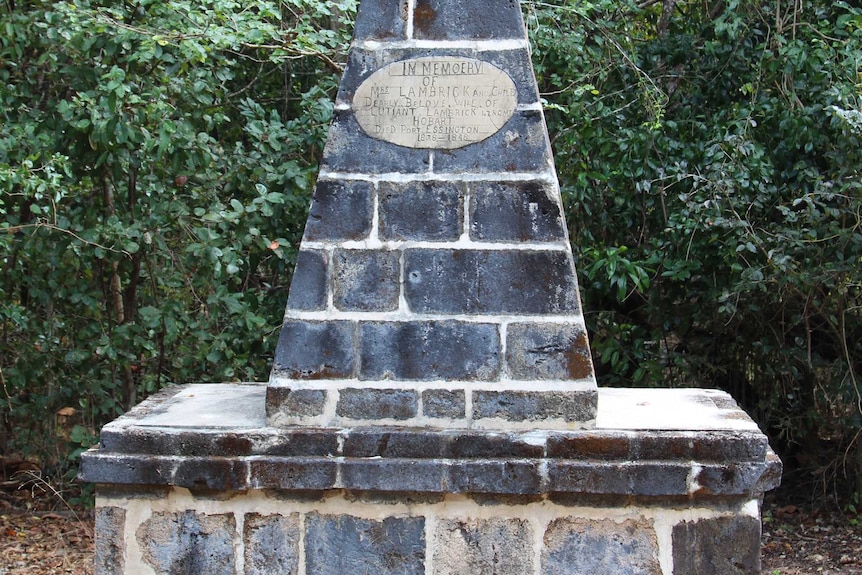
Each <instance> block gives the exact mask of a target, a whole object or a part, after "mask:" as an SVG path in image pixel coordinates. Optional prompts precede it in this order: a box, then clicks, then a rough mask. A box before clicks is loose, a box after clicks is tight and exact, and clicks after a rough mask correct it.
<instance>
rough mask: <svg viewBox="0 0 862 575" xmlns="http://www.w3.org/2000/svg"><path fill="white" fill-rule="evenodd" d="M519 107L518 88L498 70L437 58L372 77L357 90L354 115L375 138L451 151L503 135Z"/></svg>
mask: <svg viewBox="0 0 862 575" xmlns="http://www.w3.org/2000/svg"><path fill="white" fill-rule="evenodd" d="M517 102H518V96H517V90H516V88H515V84H514V82H513V81H512V79H511V78H510V77H509V76H508V75H507V74H506V73H505V72H504V71H502V70H500V69H499V68H497V67H496V66H494V65H492V64H489V63H488V62H483V61H481V60H475V59H472V58H462V57H455V56H433V57H426V58H413V59H410V60H402V61H400V62H394V63H392V64H389V65H388V66H385V67H383V68H381V69H380V70H378V71H377V72H375V73H374V74H372V75H371V76H370V77H369V78H368V79H366V80H365V81H364V82H363V83H362V84H361V85H360V86H359V88H357V90H356V94H355V95H354V97H353V111H354V113H355V114H356V120H357V121H358V122H359V125H360V126H361V127H362V129H363V131H365V133H366V134H368V135H369V136H371V137H373V138H377V139H380V140H384V141H386V142H391V143H393V144H397V145H399V146H406V147H408V148H438V149H446V150H450V149H453V148H461V147H463V146H466V145H468V144H473V143H475V142H481V141H482V140H484V139H485V138H488V137H490V136H492V135H493V134H495V133H497V132H498V131H499V130H500V128H502V127H503V125H504V124H505V123H506V122H507V121H508V120H509V118H511V117H512V114H513V113H514V112H515V106H516V105H517Z"/></svg>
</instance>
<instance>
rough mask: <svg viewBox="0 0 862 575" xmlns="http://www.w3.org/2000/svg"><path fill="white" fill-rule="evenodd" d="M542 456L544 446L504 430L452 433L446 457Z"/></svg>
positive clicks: (519, 457)
mask: <svg viewBox="0 0 862 575" xmlns="http://www.w3.org/2000/svg"><path fill="white" fill-rule="evenodd" d="M543 456H544V448H543V446H542V445H541V444H537V443H536V442H535V441H532V440H531V439H528V438H526V437H522V436H520V435H517V434H509V433H505V432H497V433H493V432H481V431H479V432H475V431H474V432H462V433H452V434H451V441H450V442H449V443H448V445H447V449H446V457H452V458H454V459H464V458H480V459H486V458H500V459H506V458H511V459H528V458H541V457H543Z"/></svg>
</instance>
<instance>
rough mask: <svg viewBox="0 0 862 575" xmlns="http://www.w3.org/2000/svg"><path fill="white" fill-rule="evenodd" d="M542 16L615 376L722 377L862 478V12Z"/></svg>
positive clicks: (601, 347) (780, 431) (576, 223)
mask: <svg viewBox="0 0 862 575" xmlns="http://www.w3.org/2000/svg"><path fill="white" fill-rule="evenodd" d="M776 11H777V12H776ZM529 21H530V22H531V23H532V28H533V30H532V36H533V38H534V41H535V42H536V43H537V44H538V47H537V48H536V53H537V54H538V55H539V57H538V61H537V69H538V71H539V80H540V88H541V90H542V91H543V92H544V93H545V94H547V96H546V97H547V98H548V99H549V100H553V105H552V106H551V107H552V110H550V111H549V114H548V118H549V124H550V126H551V132H552V133H553V134H555V141H554V145H555V148H556V158H557V166H558V169H559V172H560V178H561V181H562V185H563V187H564V196H565V199H567V200H568V202H567V203H568V206H569V210H568V223H569V225H570V226H571V228H572V230H571V237H572V241H573V244H574V248H575V251H576V254H577V257H578V259H579V262H578V263H579V273H580V274H581V281H582V284H583V290H584V294H585V305H584V308H585V310H586V312H587V322H588V327H589V331H590V332H591V334H592V345H593V350H594V354H595V356H596V359H597V362H598V369H599V370H600V377H601V381H602V382H604V383H609V384H614V385H633V384H639V385H640V384H645V385H653V386H668V385H670V386H689V385H697V386H715V387H720V388H723V389H725V390H727V391H729V392H731V393H732V394H733V395H734V397H736V398H737V399H738V400H739V401H741V402H742V404H743V405H744V407H746V408H747V409H748V410H749V411H750V412H752V413H753V414H754V415H755V417H756V418H757V419H758V421H759V422H760V423H761V425H762V426H763V427H764V428H765V429H766V430H767V431H768V432H769V434H770V435H771V436H772V439H773V441H774V442H775V443H776V444H777V445H779V446H780V447H781V448H782V451H783V453H784V454H785V455H786V456H787V457H786V458H785V459H786V463H787V464H788V465H789V466H790V467H793V465H794V463H800V464H802V465H804V466H807V467H808V468H809V470H810V469H813V470H815V472H817V473H819V474H820V479H821V480H822V484H824V485H825V484H826V483H830V484H831V481H832V479H835V478H836V477H837V478H839V479H849V478H851V477H852V473H853V472H854V463H853V461H851V460H845V459H844V455H845V451H846V450H848V448H851V447H853V445H851V444H853V442H855V449H856V452H857V453H858V454H859V461H858V467H857V468H856V469H855V472H856V473H858V472H859V470H860V469H862V448H860V446H859V443H860V442H862V438H860V430H862V407H860V393H862V387H860V385H862V380H860V368H862V321H860V320H862V274H860V269H862V227H860V221H862V220H860V214H862V178H860V177H862V173H860V172H862V155H860V153H862V152H860V151H862V146H860V143H861V142H860V138H862V130H860V127H862V124H860V119H862V111H860V109H862V73H860V70H862V57H860V54H862V10H860V9H859V8H858V7H854V6H851V5H849V4H847V3H844V2H831V1H830V2H825V1H824V2H819V1H818V2H814V3H806V4H805V6H804V8H803V7H802V5H798V4H790V5H786V6H785V5H783V4H781V3H769V4H767V3H763V2H756V1H745V0H730V1H727V2H716V3H715V4H710V3H703V2H692V1H685V0H678V1H670V2H668V1H665V2H662V3H658V2H645V3H641V4H640V6H638V5H637V4H636V3H634V2H618V1H616V0H615V1H613V2H610V1H604V0H600V1H598V2H592V3H578V4H576V5H573V4H571V3H568V2H559V3H550V4H549V3H534V4H533V10H532V11H531V13H530V18H529ZM851 452H852V450H851ZM845 470H846V471H847V472H848V474H847V475H843V476H842V475H841V474H842V473H843V472H844V471H845ZM839 472H841V473H839ZM859 488H860V489H862V485H860V486H859Z"/></svg>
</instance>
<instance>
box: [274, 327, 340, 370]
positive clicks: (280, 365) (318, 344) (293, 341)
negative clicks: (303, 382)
mask: <svg viewBox="0 0 862 575" xmlns="http://www.w3.org/2000/svg"><path fill="white" fill-rule="evenodd" d="M355 331H356V324H355V323H353V322H349V321H329V322H313V321H299V320H288V321H285V322H284V324H283V325H282V328H281V335H280V336H279V338H278V346H277V347H276V350H275V359H274V361H273V366H272V373H273V376H278V377H287V378H290V379H330V378H332V379H338V378H345V377H351V376H352V375H353V373H354V371H355V353H354V349H353V348H354V332H355Z"/></svg>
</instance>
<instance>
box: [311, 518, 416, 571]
mask: <svg viewBox="0 0 862 575" xmlns="http://www.w3.org/2000/svg"><path fill="white" fill-rule="evenodd" d="M305 529H306V533H305V557H306V571H305V572H306V574H307V575H345V574H346V573H356V574H363V575H364V574H365V573H369V574H372V573H373V574H374V575H424V573H425V565H424V564H425V519H424V518H423V517H387V518H386V519H383V520H382V521H376V520H374V519H362V518H359V517H354V516H351V515H323V514H318V513H311V514H309V515H308V517H307V518H306V522H305Z"/></svg>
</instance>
